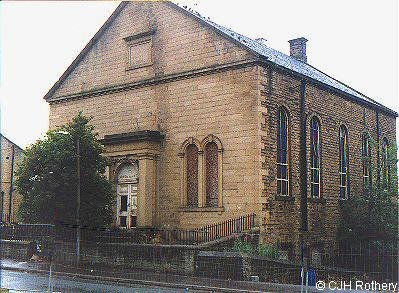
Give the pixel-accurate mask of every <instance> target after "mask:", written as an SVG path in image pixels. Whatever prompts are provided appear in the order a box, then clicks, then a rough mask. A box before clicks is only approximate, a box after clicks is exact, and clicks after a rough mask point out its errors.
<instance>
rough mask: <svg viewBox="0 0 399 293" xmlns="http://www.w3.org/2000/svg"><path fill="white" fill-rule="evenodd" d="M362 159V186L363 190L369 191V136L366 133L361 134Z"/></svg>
mask: <svg viewBox="0 0 399 293" xmlns="http://www.w3.org/2000/svg"><path fill="white" fill-rule="evenodd" d="M362 157H363V158H362V159H363V186H364V189H366V190H370V189H371V178H372V177H371V145H370V136H369V135H368V134H367V133H364V134H363V141H362Z"/></svg>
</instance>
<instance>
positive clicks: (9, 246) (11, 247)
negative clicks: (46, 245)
mask: <svg viewBox="0 0 399 293" xmlns="http://www.w3.org/2000/svg"><path fill="white" fill-rule="evenodd" d="M28 244H29V242H28V241H16V240H4V239H2V240H0V253H1V257H2V258H12V259H18V260H25V259H26V252H27V250H28Z"/></svg>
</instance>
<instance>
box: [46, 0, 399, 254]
mask: <svg viewBox="0 0 399 293" xmlns="http://www.w3.org/2000/svg"><path fill="white" fill-rule="evenodd" d="M306 41H307V40H306V39H305V38H298V39H294V40H290V41H289V43H290V54H289V55H286V54H284V53H281V52H279V51H276V50H274V49H272V48H270V47H269V46H267V44H265V40H263V39H257V40H253V39H250V38H248V37H245V36H243V35H241V34H238V33H235V32H233V31H231V30H230V29H227V28H225V27H223V26H221V25H218V24H216V23H214V22H212V21H210V20H209V19H208V18H204V17H202V16H200V15H199V14H198V13H196V12H193V11H191V10H190V9H187V8H185V7H180V6H178V5H175V4H173V3H170V2H122V3H121V4H120V5H119V6H118V8H117V9H116V10H115V11H114V12H113V14H112V15H111V16H110V17H109V19H108V20H107V21H106V22H105V23H104V25H103V26H102V27H101V28H100V30H99V31H98V32H97V33H96V34H95V36H94V37H93V38H92V39H91V40H90V42H89V43H88V44H87V45H86V47H85V48H84V49H83V50H82V52H81V53H80V54H79V55H78V56H77V57H76V59H75V60H74V61H73V62H72V64H71V65H70V66H69V67H68V68H67V69H66V71H65V72H64V74H63V75H62V76H61V77H60V79H59V80H58V81H57V82H56V84H55V85H54V86H53V87H52V88H51V89H50V91H49V92H48V93H47V94H46V96H45V97H44V98H45V100H46V101H47V102H48V103H49V106H50V117H49V119H50V128H54V127H56V126H57V125H61V124H64V123H67V122H68V121H70V120H71V119H72V117H74V116H75V115H76V114H77V113H78V112H79V111H82V112H83V114H84V115H87V116H93V117H94V118H93V120H92V123H93V124H94V125H95V129H96V131H98V133H99V137H100V139H101V140H102V143H103V144H104V145H105V147H106V154H105V155H106V156H108V157H109V158H110V159H111V162H112V163H111V165H110V166H109V170H108V173H109V174H108V176H109V178H110V179H111V180H113V181H114V182H115V183H116V185H117V199H118V200H117V206H116V207H115V224H116V225H118V226H121V227H126V228H132V227H136V226H157V227H162V226H170V227H179V228H193V227H200V226H203V225H206V224H211V223H216V222H220V221H223V220H226V219H232V218H236V217H238V216H242V215H247V214H251V213H255V214H256V216H257V222H258V224H259V225H260V227H261V235H262V239H263V241H265V242H275V241H279V242H281V243H282V244H284V245H286V246H287V247H288V248H289V247H290V246H292V245H293V244H294V243H298V241H299V238H300V234H301V233H300V230H301V229H302V230H304V229H305V230H306V229H308V231H309V232H308V235H309V236H308V237H309V239H311V241H313V242H312V243H313V245H316V246H317V245H318V246H323V245H324V244H325V243H326V242H327V241H329V240H331V239H333V238H334V235H335V231H336V227H337V221H338V219H339V216H340V215H339V203H340V201H342V200H345V199H347V198H348V197H350V196H352V195H360V194H362V192H363V191H364V189H365V188H366V186H367V183H368V182H369V181H370V180H371V178H377V179H375V180H382V178H380V176H375V174H371V170H370V166H369V165H368V163H366V162H370V161H373V162H374V161H375V162H376V163H378V164H383V163H384V162H385V163H386V160H385V157H384V154H385V153H386V148H387V146H388V145H391V144H392V145H393V144H396V137H395V119H396V117H397V113H396V112H394V111H392V110H390V109H388V108H386V107H384V106H383V105H381V104H380V103H378V102H376V101H375V100H372V99H371V98H369V97H366V96H365V95H363V94H361V93H359V92H358V91H356V90H354V89H353V88H351V87H349V86H347V85H345V84H343V83H341V82H339V81H338V80H336V79H334V78H332V77H330V76H329V75H327V74H325V73H323V72H321V71H319V70H317V69H316V68H315V67H313V66H311V65H309V64H308V63H307V59H306ZM360 45H361V44H359V46H360ZM326 58H331V56H326ZM360 73H361V72H359V74H360ZM371 140H373V141H375V142H377V145H378V147H377V148H376V149H372V150H371V148H370V147H369V145H370V144H371ZM384 148H385V149H384ZM384 150H385V153H384ZM364 154H365V155H367V156H369V157H370V160H368V161H366V160H364V159H363V158H364ZM384 160H385V161H384ZM384 166H385V169H386V170H388V171H389V166H388V165H387V164H385V165H384ZM385 169H384V170H385ZM388 171H387V172H386V173H387V174H390V173H389V172H388ZM388 177H389V175H388ZM384 178H385V177H384ZM83 180H84V178H83ZM386 180H388V178H386Z"/></svg>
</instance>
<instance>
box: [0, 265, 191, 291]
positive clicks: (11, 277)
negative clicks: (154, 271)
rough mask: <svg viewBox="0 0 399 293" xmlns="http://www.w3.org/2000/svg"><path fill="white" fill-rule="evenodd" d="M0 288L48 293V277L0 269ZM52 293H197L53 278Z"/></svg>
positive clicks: (68, 278) (174, 289) (175, 289)
mask: <svg viewBox="0 0 399 293" xmlns="http://www.w3.org/2000/svg"><path fill="white" fill-rule="evenodd" d="M0 280H1V288H3V289H11V291H10V292H21V291H22V292H48V286H49V276H48V275H43V274H36V273H30V272H29V273H28V272H27V273H24V272H16V271H8V270H4V269H1V279H0ZM52 284H53V292H83V293H85V292H107V293H108V292H137V293H138V292H140V293H141V292H145V293H146V292H154V293H155V292H162V293H163V292H199V291H194V290H191V289H190V290H189V291H188V290H184V289H177V288H162V287H151V286H143V285H137V284H131V285H129V284H123V285H122V284H118V283H113V282H104V281H96V280H89V279H79V278H70V277H59V276H56V277H53V278H52Z"/></svg>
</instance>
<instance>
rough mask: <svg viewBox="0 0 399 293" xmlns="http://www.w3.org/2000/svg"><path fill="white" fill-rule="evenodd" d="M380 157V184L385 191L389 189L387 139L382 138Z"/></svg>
mask: <svg viewBox="0 0 399 293" xmlns="http://www.w3.org/2000/svg"><path fill="white" fill-rule="evenodd" d="M381 156H382V166H381V171H382V184H383V187H384V189H385V190H388V189H389V184H390V182H389V175H390V174H389V173H390V170H389V167H390V166H389V162H388V139H387V138H386V137H384V138H383V139H382V148H381Z"/></svg>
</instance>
